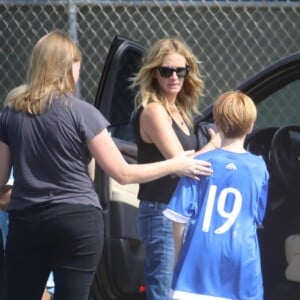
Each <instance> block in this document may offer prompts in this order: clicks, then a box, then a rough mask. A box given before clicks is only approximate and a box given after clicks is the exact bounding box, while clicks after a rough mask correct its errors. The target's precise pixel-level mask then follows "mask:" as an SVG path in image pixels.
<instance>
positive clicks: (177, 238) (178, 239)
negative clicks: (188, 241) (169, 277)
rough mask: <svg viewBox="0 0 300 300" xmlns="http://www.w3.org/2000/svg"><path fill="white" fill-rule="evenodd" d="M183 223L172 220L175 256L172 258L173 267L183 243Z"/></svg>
mask: <svg viewBox="0 0 300 300" xmlns="http://www.w3.org/2000/svg"><path fill="white" fill-rule="evenodd" d="M184 227H185V224H183V223H177V222H173V237H174V248H175V258H174V267H175V266H176V264H177V261H178V257H179V255H180V251H181V248H182V244H183V235H184Z"/></svg>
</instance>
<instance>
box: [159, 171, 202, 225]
mask: <svg viewBox="0 0 300 300" xmlns="http://www.w3.org/2000/svg"><path fill="white" fill-rule="evenodd" d="M197 198H198V196H197V181H196V180H194V179H191V178H188V177H182V178H181V179H180V180H179V183H178V185H177V187H176V190H175V192H174V194H173V196H172V198H171V200H170V202H169V204H168V206H167V208H166V210H165V211H164V215H165V216H166V217H167V218H168V219H170V220H172V221H174V222H178V223H187V222H188V221H189V219H190V218H191V217H192V216H193V214H194V212H195V210H196V206H197Z"/></svg>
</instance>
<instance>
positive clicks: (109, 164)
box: [87, 129, 212, 184]
mask: <svg viewBox="0 0 300 300" xmlns="http://www.w3.org/2000/svg"><path fill="white" fill-rule="evenodd" d="M87 146H88V148H89V151H90V153H91V155H92V156H93V157H94V158H95V160H96V163H97V164H98V165H99V166H100V167H101V168H102V169H103V171H104V172H106V173H107V174H108V175H109V176H111V177H112V178H114V179H115V180H116V181H118V182H119V183H120V184H129V183H142V182H146V181H152V180H155V179H157V178H160V177H163V176H166V175H169V174H175V173H176V174H178V175H180V176H182V175H185V176H189V177H192V178H194V179H198V177H197V176H196V175H199V174H205V175H210V174H211V173H212V170H211V168H210V163H208V162H202V161H199V160H194V159H192V158H191V157H188V154H189V156H191V155H193V154H194V151H191V153H184V152H181V154H180V155H178V156H176V157H174V158H172V159H169V160H165V161H161V162H156V163H149V164H128V163H127V162H126V161H125V159H124V158H123V156H122V154H121V152H120V151H119V149H118V148H117V146H116V144H115V143H114V141H113V140H112V138H111V137H110V135H109V134H108V132H107V130H106V129H104V130H102V131H101V132H100V133H99V134H98V135H96V136H95V137H94V138H92V139H91V140H89V141H88V142H87Z"/></svg>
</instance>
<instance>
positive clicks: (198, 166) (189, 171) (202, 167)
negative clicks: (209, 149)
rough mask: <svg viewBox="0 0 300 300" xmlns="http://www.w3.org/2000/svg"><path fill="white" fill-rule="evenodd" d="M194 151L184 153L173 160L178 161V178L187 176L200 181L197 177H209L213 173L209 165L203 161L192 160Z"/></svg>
mask: <svg viewBox="0 0 300 300" xmlns="http://www.w3.org/2000/svg"><path fill="white" fill-rule="evenodd" d="M194 153H195V151H193V150H191V151H184V152H183V153H182V154H180V155H177V156H176V157H175V158H173V159H174V160H177V161H178V171H177V172H176V174H177V175H178V176H187V177H190V178H193V179H196V180H200V179H199V176H200V175H202V176H209V175H211V174H212V173H213V170H212V168H211V163H209V162H207V161H203V160H197V159H193V158H192V157H193V156H194Z"/></svg>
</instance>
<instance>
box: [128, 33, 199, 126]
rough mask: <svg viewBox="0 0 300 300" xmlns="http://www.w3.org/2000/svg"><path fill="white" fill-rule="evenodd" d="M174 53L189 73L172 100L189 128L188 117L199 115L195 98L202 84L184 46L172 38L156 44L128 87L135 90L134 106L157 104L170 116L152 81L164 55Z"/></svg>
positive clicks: (189, 119)
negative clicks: (182, 59)
mask: <svg viewBox="0 0 300 300" xmlns="http://www.w3.org/2000/svg"><path fill="white" fill-rule="evenodd" d="M172 53H177V54H180V55H182V56H183V57H184V58H185V59H186V64H187V66H189V68H190V71H189V74H188V76H187V77H186V78H185V79H184V82H183V88H182V89H181V91H180V92H179V94H178V96H177V99H176V106H177V107H178V110H179V112H180V113H181V114H182V117H183V118H184V120H185V122H186V123H187V124H188V125H189V126H190V127H192V113H199V112H198V108H199V107H198V106H199V97H200V96H201V95H202V91H203V88H204V83H203V81H202V79H201V75H200V72H199V69H198V65H197V63H198V62H197V59H196V57H195V55H194V54H193V53H192V51H191V50H190V49H189V47H188V46H187V45H185V44H184V43H183V42H182V41H180V40H179V39H176V38H166V39H160V40H158V41H157V42H156V43H155V44H154V45H153V46H152V48H151V49H150V50H149V52H148V53H147V54H146V56H145V57H144V58H143V65H142V67H141V69H140V70H139V72H138V73H137V74H136V76H135V77H134V78H133V83H132V87H139V89H138V92H137V94H136V97H135V105H136V107H138V106H143V107H145V106H146V105H147V104H148V103H150V102H159V103H161V104H162V105H163V106H164V107H165V109H166V110H167V111H168V112H169V113H170V109H169V106H168V101H167V98H166V97H164V96H163V95H162V94H161V92H160V90H159V86H158V83H157V80H156V78H154V72H155V70H156V69H157V68H158V67H160V66H161V64H162V62H163V60H164V58H165V56H166V55H169V54H172Z"/></svg>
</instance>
